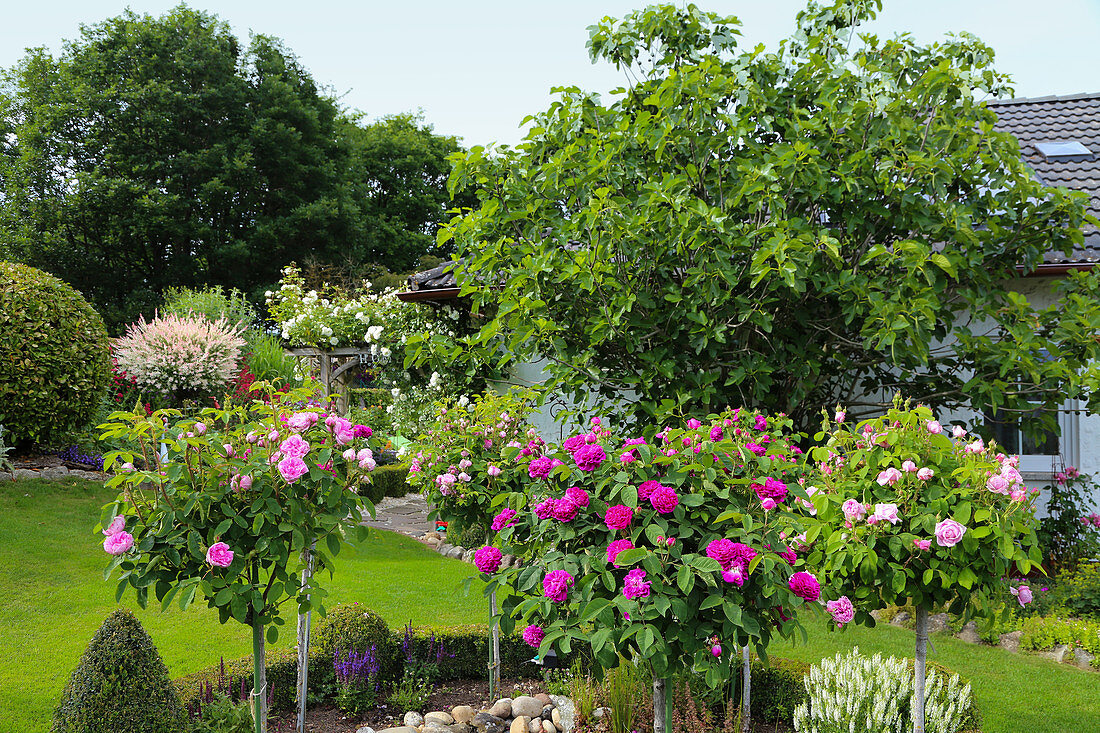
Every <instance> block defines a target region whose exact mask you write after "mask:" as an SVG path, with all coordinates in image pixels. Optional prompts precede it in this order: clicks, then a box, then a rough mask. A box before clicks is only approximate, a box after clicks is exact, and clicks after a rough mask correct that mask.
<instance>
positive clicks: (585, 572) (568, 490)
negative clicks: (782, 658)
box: [478, 411, 821, 731]
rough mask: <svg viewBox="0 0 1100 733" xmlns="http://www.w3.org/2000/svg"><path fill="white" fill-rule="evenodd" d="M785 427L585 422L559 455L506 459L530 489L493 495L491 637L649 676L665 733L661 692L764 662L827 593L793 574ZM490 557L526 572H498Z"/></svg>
mask: <svg viewBox="0 0 1100 733" xmlns="http://www.w3.org/2000/svg"><path fill="white" fill-rule="evenodd" d="M789 427H790V423H789V421H788V420H786V419H785V418H783V417H778V418H767V417H765V416H763V415H756V414H749V413H745V412H741V411H732V412H726V413H723V414H721V415H714V416H711V418H710V419H709V420H708V421H707V422H706V423H703V422H701V421H699V420H694V419H693V420H689V421H688V422H687V423H686V425H685V427H682V428H675V429H669V428H666V429H664V430H661V431H660V432H657V431H656V430H654V431H653V433H650V434H648V435H646V436H645V437H629V438H627V437H626V436H621V435H616V434H615V433H614V432H613V431H611V430H609V429H607V428H605V427H604V426H603V425H602V424H601V422H600V421H599V420H598V419H593V420H592V423H591V428H590V430H588V431H587V432H585V433H582V434H580V435H575V436H573V437H571V438H569V439H568V440H566V441H565V442H564V443H563V444H562V446H561V447H558V446H553V445H539V446H532V445H530V444H528V445H525V446H523V449H516V448H513V449H512V450H511V452H510V454H509V455H508V456H507V460H508V461H509V462H510V463H511V464H513V465H514V466H515V467H516V470H518V471H520V472H521V473H522V475H525V476H526V477H527V478H528V482H527V485H526V486H525V487H524V490H523V491H518V492H515V493H512V494H510V495H503V494H502V495H500V496H498V497H497V499H496V500H495V502H496V504H497V506H498V514H497V515H496V517H495V519H494V521H493V525H492V526H493V528H494V530H495V532H496V534H495V536H494V537H493V538H492V543H491V544H492V545H493V546H494V547H485V548H482V549H481V550H479V551H478V569H479V570H481V571H482V572H483V573H487V574H489V575H490V577H489V578H487V580H488V585H487V589H488V590H489V591H492V590H493V589H495V588H496V587H505V588H507V589H508V591H509V592H508V594H507V597H506V599H505V600H504V602H503V614H502V617H501V619H500V623H501V626H502V627H503V628H505V629H506V630H508V629H511V628H512V627H513V625H515V624H517V623H518V624H519V625H520V626H521V627H523V638H524V639H525V640H526V641H527V643H529V644H530V645H531V646H533V647H536V648H538V650H539V653H540V654H545V653H546V652H547V651H548V650H549V649H550V648H552V647H553V648H557V649H560V650H561V651H564V652H569V651H571V650H572V649H573V648H574V647H575V646H576V645H578V644H587V645H590V646H591V648H592V651H593V654H594V655H595V658H596V659H597V661H599V662H600V663H601V664H603V665H604V666H607V667H610V666H613V665H614V664H615V662H616V660H617V659H618V658H619V656H620V655H621V656H625V657H627V658H629V659H633V660H636V661H638V662H640V663H644V664H647V665H649V667H650V668H651V669H652V672H653V677H654V680H655V689H654V696H655V716H654V718H655V719H654V725H655V729H656V730H658V731H661V730H664V725H665V718H664V710H665V692H664V691H665V687H664V680H665V678H667V677H668V676H670V675H672V674H676V673H678V672H681V671H684V670H687V669H691V668H695V669H698V670H700V671H704V672H705V675H706V680H707V682H708V684H710V685H711V686H713V687H719V686H720V685H722V684H724V683H725V682H727V681H728V680H729V679H730V676H731V675H732V674H734V670H735V669H736V667H737V654H736V651H737V648H739V647H744V646H747V645H750V644H751V645H754V646H756V648H757V649H758V651H759V652H760V653H761V654H762V655H766V647H767V645H768V642H769V641H770V640H771V639H772V638H773V636H775V635H777V634H778V635H789V634H791V633H792V632H793V631H794V630H795V629H796V628H797V621H796V620H795V616H796V613H797V610H798V609H799V608H800V607H801V606H802V605H803V604H804V603H808V602H814V601H816V600H817V598H818V596H819V594H820V592H821V589H820V585H819V583H818V581H817V579H816V578H814V577H813V576H812V575H810V574H809V573H807V572H805V571H799V570H796V569H795V567H796V566H797V565H799V564H800V563H801V560H800V559H799V557H798V555H797V553H796V550H795V545H794V544H793V535H795V534H798V533H799V532H800V531H801V528H800V524H799V522H800V521H801V519H802V518H803V517H805V516H808V515H809V513H810V512H811V511H812V510H813V507H814V505H813V504H812V503H810V502H809V498H810V495H809V494H808V493H807V492H806V491H804V490H803V489H802V488H801V486H800V477H801V473H802V470H803V465H802V462H801V459H800V456H799V451H798V449H797V448H795V447H792V445H791V443H790V442H789V440H788V437H787V436H788V435H789V433H788V432H787V431H788V430H789ZM498 547H499V548H502V549H503V550H504V551H505V552H508V553H511V554H515V555H517V556H521V557H523V558H524V562H523V563H522V564H521V565H520V566H518V567H517V566H512V567H509V568H507V569H501V568H500V563H499V553H498V552H496V551H495V550H496V548H498ZM723 650H728V651H723Z"/></svg>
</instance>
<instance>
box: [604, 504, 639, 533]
mask: <svg viewBox="0 0 1100 733" xmlns="http://www.w3.org/2000/svg"><path fill="white" fill-rule="evenodd" d="M633 521H634V510H633V509H631V508H630V507H628V506H626V505H625V504H616V505H615V506H609V507H608V508H607V511H606V512H605V513H604V515H603V523H604V524H606V525H607V528H608V529H626V528H627V527H629V526H630V523H631V522H633Z"/></svg>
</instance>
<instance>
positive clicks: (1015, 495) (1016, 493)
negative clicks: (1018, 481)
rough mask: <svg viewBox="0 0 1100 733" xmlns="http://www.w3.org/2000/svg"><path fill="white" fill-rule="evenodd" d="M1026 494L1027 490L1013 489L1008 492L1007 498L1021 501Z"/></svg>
mask: <svg viewBox="0 0 1100 733" xmlns="http://www.w3.org/2000/svg"><path fill="white" fill-rule="evenodd" d="M1026 496H1027V491H1026V490H1024V489H1013V490H1012V491H1010V492H1009V494H1008V498H1009V499H1011V500H1012V501H1023V500H1024V497H1026Z"/></svg>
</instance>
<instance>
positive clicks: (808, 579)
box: [787, 571, 821, 603]
mask: <svg viewBox="0 0 1100 733" xmlns="http://www.w3.org/2000/svg"><path fill="white" fill-rule="evenodd" d="M787 585H788V586H789V587H790V589H791V592H792V593H794V594H795V595H796V596H798V597H799V598H801V599H802V600H804V601H807V602H810V603H812V602H813V601H816V600H817V599H818V598H820V597H821V583H818V582H817V578H815V577H814V576H812V575H810V574H809V573H807V572H802V571H799V572H797V573H795V574H794V575H792V576H791V579H790V580H789V581H787Z"/></svg>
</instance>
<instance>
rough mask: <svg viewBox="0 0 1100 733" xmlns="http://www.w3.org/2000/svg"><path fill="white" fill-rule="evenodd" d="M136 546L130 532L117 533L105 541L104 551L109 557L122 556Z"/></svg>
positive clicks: (108, 536)
mask: <svg viewBox="0 0 1100 733" xmlns="http://www.w3.org/2000/svg"><path fill="white" fill-rule="evenodd" d="M133 546H134V537H133V535H131V534H130V533H129V532H115V533H114V534H111V535H107V539H105V540H103V549H104V551H106V552H107V554H109V555H121V554H122V553H124V552H126V551H127V550H129V549H130V548H131V547H133Z"/></svg>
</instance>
